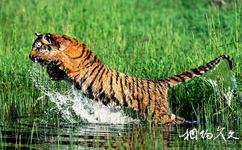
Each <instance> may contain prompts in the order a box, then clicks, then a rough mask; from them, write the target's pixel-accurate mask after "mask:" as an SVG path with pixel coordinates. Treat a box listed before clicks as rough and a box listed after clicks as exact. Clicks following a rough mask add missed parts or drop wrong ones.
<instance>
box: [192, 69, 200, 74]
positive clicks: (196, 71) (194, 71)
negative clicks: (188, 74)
mask: <svg viewBox="0 0 242 150" xmlns="http://www.w3.org/2000/svg"><path fill="white" fill-rule="evenodd" d="M192 72H193V73H194V74H196V75H202V73H201V72H200V71H199V70H198V69H197V68H195V69H192Z"/></svg>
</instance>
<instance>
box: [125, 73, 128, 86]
mask: <svg viewBox="0 0 242 150" xmlns="http://www.w3.org/2000/svg"><path fill="white" fill-rule="evenodd" d="M124 77H125V79H124V85H125V87H127V80H128V76H127V75H125V76H124Z"/></svg>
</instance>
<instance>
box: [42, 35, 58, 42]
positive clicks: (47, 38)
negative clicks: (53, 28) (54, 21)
mask: <svg viewBox="0 0 242 150" xmlns="http://www.w3.org/2000/svg"><path fill="white" fill-rule="evenodd" d="M43 42H44V43H45V44H56V41H55V39H54V37H52V36H51V34H50V33H46V34H44V35H43Z"/></svg>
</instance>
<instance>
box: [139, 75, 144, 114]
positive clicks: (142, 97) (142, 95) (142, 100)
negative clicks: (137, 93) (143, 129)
mask: <svg viewBox="0 0 242 150" xmlns="http://www.w3.org/2000/svg"><path fill="white" fill-rule="evenodd" d="M140 80H141V81H140V82H141V87H140V89H141V98H140V101H141V102H142V104H141V110H142V112H143V105H144V82H143V79H140Z"/></svg>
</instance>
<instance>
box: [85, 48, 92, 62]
mask: <svg viewBox="0 0 242 150" xmlns="http://www.w3.org/2000/svg"><path fill="white" fill-rule="evenodd" d="M87 52H88V54H87V55H86V57H85V59H86V60H87V59H89V58H90V57H91V54H92V52H91V51H90V50H88V51H87Z"/></svg>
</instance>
